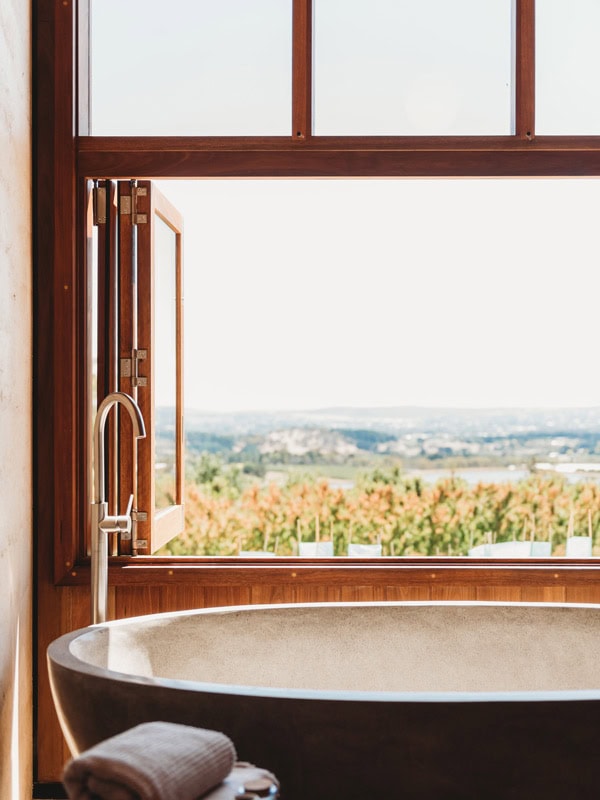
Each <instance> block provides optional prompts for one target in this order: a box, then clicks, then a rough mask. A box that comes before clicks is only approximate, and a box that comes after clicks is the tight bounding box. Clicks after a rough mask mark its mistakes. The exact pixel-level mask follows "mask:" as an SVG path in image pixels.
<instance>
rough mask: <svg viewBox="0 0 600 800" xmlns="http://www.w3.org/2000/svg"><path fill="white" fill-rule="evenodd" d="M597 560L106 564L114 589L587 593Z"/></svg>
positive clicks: (142, 560)
mask: <svg viewBox="0 0 600 800" xmlns="http://www.w3.org/2000/svg"><path fill="white" fill-rule="evenodd" d="M599 573H600V559H566V558H556V557H555V558H552V559H548V558H544V559H532V558H527V559H510V560H507V559H503V560H499V559H490V558H487V559H475V558H471V559H467V558H464V557H460V558H451V557H433V556H430V557H422V558H415V557H403V558H391V557H386V558H382V559H368V560H367V559H360V558H348V557H343V558H341V557H336V558H319V559H307V558H283V557H282V558H278V559H276V560H275V563H274V560H273V559H261V558H243V559H242V558H239V557H197V556H188V557H185V558H164V557H156V556H154V557H148V556H137V557H126V556H123V557H118V558H111V560H110V565H109V582H110V584H111V585H113V586H127V585H140V586H143V585H152V586H158V585H163V586H168V585H173V584H197V583H199V582H201V583H202V585H203V586H223V585H242V586H249V585H254V584H257V583H269V584H272V585H286V584H290V583H294V582H301V583H303V584H327V585H330V586H334V585H337V586H340V585H346V586H352V585H360V586H364V585H373V586H378V585H379V586H388V585H391V584H398V583H401V584H402V585H406V586H418V585H424V584H427V585H432V584H433V583H436V582H437V583H439V584H443V585H445V586H475V585H477V586H481V585H482V584H489V585H508V584H511V585H514V584H519V585H526V586H549V585H557V586H558V585H569V586H585V585H589V584H590V583H591V582H594V583H596V584H597V583H598V579H599ZM89 582H90V567H89V562H83V563H82V564H80V565H76V566H75V567H74V568H72V569H70V570H68V571H67V572H66V573H65V574H64V575H63V576H62V577H61V578H60V579H59V580H58V581H57V585H59V586H81V585H86V584H89Z"/></svg>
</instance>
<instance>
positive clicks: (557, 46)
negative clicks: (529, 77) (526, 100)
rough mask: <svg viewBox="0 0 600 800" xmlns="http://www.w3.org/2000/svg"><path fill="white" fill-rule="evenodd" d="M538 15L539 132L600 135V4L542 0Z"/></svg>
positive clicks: (580, 0)
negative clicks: (599, 34) (599, 43)
mask: <svg viewBox="0 0 600 800" xmlns="http://www.w3.org/2000/svg"><path fill="white" fill-rule="evenodd" d="M535 17H536V109H535V116H536V131H537V133H542V134H544V133H545V134H555V135H560V134H600V82H599V81H598V75H599V74H600V48H599V47H598V29H599V26H600V3H599V2H598V0H569V2H568V3H565V2H563V0H544V2H543V3H538V4H537V5H536V10H535Z"/></svg>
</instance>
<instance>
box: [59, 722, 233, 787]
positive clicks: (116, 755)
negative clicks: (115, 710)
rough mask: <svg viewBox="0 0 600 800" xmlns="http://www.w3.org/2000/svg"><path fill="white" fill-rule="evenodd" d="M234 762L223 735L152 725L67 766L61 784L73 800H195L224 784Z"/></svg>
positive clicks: (109, 741) (108, 742)
mask: <svg viewBox="0 0 600 800" xmlns="http://www.w3.org/2000/svg"><path fill="white" fill-rule="evenodd" d="M235 759H236V755H235V748H234V746H233V743H232V741H231V740H230V739H229V738H228V737H227V736H225V735H224V734H223V733H217V732H216V731H207V730H203V729H202V728H192V727H189V726H188V725H175V724H173V723H171V722H148V723H146V724H144V725H138V726H137V727H135V728H131V730H128V731H125V732H124V733H120V734H118V735H117V736H113V737H112V738H110V739H106V741H104V742H100V744H97V745H95V746H94V747H91V748H90V749H89V750H86V751H85V752H84V753H81V755H79V756H78V757H77V758H74V759H73V760H72V761H69V763H68V764H67V765H66V767H65V770H64V773H63V783H64V785H65V788H66V790H67V794H68V795H69V797H70V798H71V800H194V799H195V798H197V797H200V796H201V795H203V794H205V793H206V792H208V791H209V790H210V789H212V788H214V787H215V786H217V785H218V784H220V783H221V781H223V780H224V778H226V777H227V775H228V774H229V773H230V771H231V769H232V767H233V764H234V762H235Z"/></svg>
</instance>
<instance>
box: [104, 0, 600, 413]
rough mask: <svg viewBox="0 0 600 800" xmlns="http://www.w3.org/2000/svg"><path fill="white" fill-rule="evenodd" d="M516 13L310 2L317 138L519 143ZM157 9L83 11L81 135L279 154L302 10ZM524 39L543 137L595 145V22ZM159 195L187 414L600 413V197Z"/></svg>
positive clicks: (458, 189) (252, 190) (239, 0)
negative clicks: (86, 107) (169, 248)
mask: <svg viewBox="0 0 600 800" xmlns="http://www.w3.org/2000/svg"><path fill="white" fill-rule="evenodd" d="M513 5H514V4H513V2H512V0H487V2H486V3H481V2H480V0H455V2H453V3H452V4H450V3H449V2H447V0H420V2H419V3H418V4H415V3H414V2H412V0H411V2H403V1H402V0H370V3H369V4H368V10H369V14H368V16H366V15H365V13H364V9H365V8H366V6H365V4H364V3H359V2H358V1H357V0H356V2H355V0H343V1H342V0H315V5H314V7H315V70H314V74H315V125H316V132H317V133H323V134H325V133H342V134H348V133H469V132H471V133H476V134H481V133H500V134H502V133H509V132H510V130H511V124H512V111H511V98H512V95H513V80H512V75H511V71H512V65H511V53H512V52H513V46H512V43H511V41H510V33H511V27H512V12H513ZM169 8H170V13H169V14H167V15H165V14H164V4H163V3H158V2H157V0H143V2H142V0H127V1H126V2H123V0H94V3H93V17H92V22H93V31H94V39H93V42H94V43H95V44H94V45H93V61H92V75H93V84H92V86H93V107H92V118H93V132H94V133H97V134H101V133H106V134H111V133H112V134H142V133H147V134H152V133H154V134H177V133H179V134H218V135H226V134H231V135H232V134H239V133H245V134H249V135H251V134H277V135H286V134H289V133H290V132H291V130H290V124H291V122H290V120H291V115H290V108H291V0H220V2H219V3H214V2H213V0H171V3H170V6H169ZM449 8H451V9H452V14H451V15H450V16H448V9H449ZM467 20H468V21H469V24H470V25H471V27H470V28H469V26H468V25H467V24H466V21H467ZM536 20H537V26H538V28H537V30H538V43H537V49H536V52H537V84H536V86H537V96H538V105H537V111H536V113H537V130H538V132H539V133H600V82H598V81H597V80H596V76H597V75H598V72H599V70H600V50H599V49H598V48H597V46H596V42H595V31H597V30H598V26H599V25H600V3H599V2H597V0H570V2H569V3H568V4H565V3H564V2H562V0H541V2H539V3H538V7H537V10H536ZM473 27H475V28H476V29H475V30H474V29H473ZM449 31H452V36H450V35H449ZM342 34H343V35H342ZM132 42H135V43H136V44H135V46H132ZM140 42H143V43H144V46H143V47H142V46H140V45H139V43H140ZM457 42H458V43H459V44H458V46H457ZM449 44H451V45H452V46H451V47H449V46H448V45H449ZM115 53H119V57H118V58H115ZM157 53H160V57H157ZM475 65H477V67H476V68H475ZM123 75H128V76H130V79H128V80H123V77H122V76H123ZM357 108H359V109H361V110H362V112H361V114H360V115H358V116H357V115H356V113H355V111H356V109H357ZM161 186H162V188H163V191H164V192H165V194H166V195H167V196H168V197H169V199H170V200H171V201H172V202H173V203H174V204H175V205H176V206H177V207H178V208H179V209H180V211H182V212H183V214H184V218H185V296H186V312H185V351H186V366H185V395H186V403H187V404H188V405H189V406H191V407H195V408H203V409H215V410H219V409H220V410H225V409H242V408H308V407H315V406H327V405H354V406H357V405H377V406H386V405H404V404H423V405H456V406H503V405H524V406H536V405H540V406H556V405H599V404H600V380H599V379H598V378H597V371H598V370H597V362H598V358H597V349H598V342H599V341H600V333H599V331H598V328H599V327H600V326H599V325H598V322H597V320H598V298H599V297H600V293H599V291H598V290H599V288H600V286H599V283H600V277H599V273H600V270H599V266H600V264H599V261H600V250H599V247H598V242H597V236H596V233H595V232H596V230H597V227H598V223H597V220H598V215H599V212H600V185H599V184H598V182H597V181H595V180H582V181H570V180H545V181H522V180H501V181H500V180H499V181H483V180H480V181H460V180H456V181H437V180H436V181H434V180H431V181H417V180H408V181H392V180H389V181H370V180H363V181H333V180H328V181H312V180H306V181H295V182H294V181H286V180H278V181H232V180H228V181H197V182H178V183H176V182H171V183H169V182H161ZM158 401H159V403H160V402H161V398H160V397H159V398H158Z"/></svg>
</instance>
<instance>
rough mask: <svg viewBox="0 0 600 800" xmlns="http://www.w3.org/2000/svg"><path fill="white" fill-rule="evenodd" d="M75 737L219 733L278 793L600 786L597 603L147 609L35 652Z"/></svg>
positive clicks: (563, 793) (597, 792)
mask: <svg viewBox="0 0 600 800" xmlns="http://www.w3.org/2000/svg"><path fill="white" fill-rule="evenodd" d="M48 662H49V670H50V679H51V685H52V691H53V694H54V699H55V703H56V707H57V709H58V714H59V718H60V721H61V725H62V728H63V731H64V733H65V736H66V738H67V741H68V743H69V745H70V747H71V749H72V750H73V752H79V751H81V750H83V749H86V748H88V747H90V746H91V745H93V744H94V743H96V742H98V741H100V740H101V739H104V738H106V737H108V736H111V735H113V734H115V733H117V732H119V731H122V730H124V729H127V728H129V727H131V726H132V725H135V724H137V723H140V722H145V721H150V720H155V719H162V720H170V721H173V722H181V723H186V724H190V725H199V726H202V727H206V728H214V729H216V730H220V731H223V732H225V733H226V734H228V735H229V736H230V737H231V738H232V739H233V741H234V742H235V744H236V747H237V750H238V756H239V758H241V759H244V760H248V761H253V762H254V763H257V764H259V765H260V766H264V767H267V768H269V769H272V770H273V771H274V772H275V773H276V774H277V776H278V777H279V778H280V780H281V783H282V788H283V790H284V793H283V798H284V800H300V798H302V800H338V798H339V799H340V800H342V799H344V800H345V799H346V798H361V800H365V799H366V800H375V798H378V797H382V798H383V797H387V798H405V797H406V798H419V799H421V798H436V799H439V798H477V799H478V800H482V798H486V800H489V799H490V798H502V799H503V800H506V798H532V797H536V798H537V797H540V798H546V799H547V798H554V797H556V798H559V797H560V798H565V797H569V798H576V797H577V798H579V797H582V798H583V797H585V798H587V797H595V796H600V606H593V605H555V604H516V603H515V604H496V603H462V602H461V603H448V602H445V603H426V602H418V603H408V602H405V603H341V604H340V603H318V604H298V605H277V606H243V607H230V608H217V609H203V610H195V611H186V612H178V613H172V614H158V615H151V616H146V617H137V618H135V619H126V620H119V621H115V622H109V623H107V624H102V625H97V626H93V627H90V628H85V629H82V630H78V631H74V632H73V633H69V634H67V635H65V636H62V637H61V638H60V639H57V640H56V641H55V642H53V643H52V644H51V645H50V647H49V649H48Z"/></svg>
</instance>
